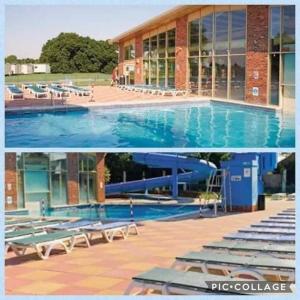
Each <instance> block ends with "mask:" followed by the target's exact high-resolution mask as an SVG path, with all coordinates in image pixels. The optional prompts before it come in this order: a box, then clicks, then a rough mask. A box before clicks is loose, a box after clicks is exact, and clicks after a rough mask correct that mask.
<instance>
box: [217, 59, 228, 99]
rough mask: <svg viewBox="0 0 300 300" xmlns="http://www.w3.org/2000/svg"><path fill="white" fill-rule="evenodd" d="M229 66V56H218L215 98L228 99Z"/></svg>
mask: <svg viewBox="0 0 300 300" xmlns="http://www.w3.org/2000/svg"><path fill="white" fill-rule="evenodd" d="M227 66H228V62H227V56H217V57H216V58H215V69H216V78H215V96H216V97H219V98H227V74H228V68H227Z"/></svg>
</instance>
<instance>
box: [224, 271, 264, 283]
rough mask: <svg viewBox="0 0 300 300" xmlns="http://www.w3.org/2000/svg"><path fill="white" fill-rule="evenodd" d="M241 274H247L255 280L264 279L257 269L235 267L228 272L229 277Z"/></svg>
mask: <svg viewBox="0 0 300 300" xmlns="http://www.w3.org/2000/svg"><path fill="white" fill-rule="evenodd" d="M241 275H248V276H251V277H253V278H255V279H256V280H261V281H265V280H266V279H265V277H264V276H263V275H262V274H261V273H260V272H258V271H256V270H251V269H236V270H233V271H231V272H230V276H231V277H240V276H241Z"/></svg>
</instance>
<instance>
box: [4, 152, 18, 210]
mask: <svg viewBox="0 0 300 300" xmlns="http://www.w3.org/2000/svg"><path fill="white" fill-rule="evenodd" d="M8 187H9V188H8ZM7 197H11V198H12V203H11V204H7V203H6V199H7ZM17 208H18V193H17V170H16V153H10V152H7V153H5V209H6V210H14V209H17Z"/></svg>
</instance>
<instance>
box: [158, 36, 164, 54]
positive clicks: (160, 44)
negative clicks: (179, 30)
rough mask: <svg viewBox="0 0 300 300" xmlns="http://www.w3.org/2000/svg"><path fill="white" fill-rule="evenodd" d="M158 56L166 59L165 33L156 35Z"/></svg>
mask: <svg viewBox="0 0 300 300" xmlns="http://www.w3.org/2000/svg"><path fill="white" fill-rule="evenodd" d="M158 56H159V58H164V57H166V33H165V32H163V33H160V34H159V35H158Z"/></svg>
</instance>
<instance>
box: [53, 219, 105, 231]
mask: <svg viewBox="0 0 300 300" xmlns="http://www.w3.org/2000/svg"><path fill="white" fill-rule="evenodd" d="M96 224H102V223H101V221H100V220H90V219H81V220H77V221H73V222H66V223H63V224H59V225H53V226H50V227H49V230H64V231H66V230H72V231H74V230H76V231H79V230H81V229H83V228H86V227H88V226H91V225H96Z"/></svg>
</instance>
